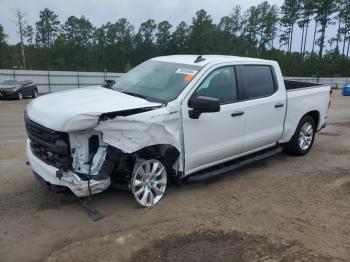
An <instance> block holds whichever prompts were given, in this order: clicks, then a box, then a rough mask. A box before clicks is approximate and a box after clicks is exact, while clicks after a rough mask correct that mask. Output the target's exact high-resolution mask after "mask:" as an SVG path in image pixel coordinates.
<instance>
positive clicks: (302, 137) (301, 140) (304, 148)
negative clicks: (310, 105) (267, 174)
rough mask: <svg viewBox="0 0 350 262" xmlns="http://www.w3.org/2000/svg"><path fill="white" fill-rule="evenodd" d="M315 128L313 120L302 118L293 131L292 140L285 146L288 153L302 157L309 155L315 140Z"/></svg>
mask: <svg viewBox="0 0 350 262" xmlns="http://www.w3.org/2000/svg"><path fill="white" fill-rule="evenodd" d="M315 133H316V126H315V121H314V119H313V118H312V117H311V116H309V115H306V116H304V117H303V118H302V119H301V120H300V122H299V124H298V126H297V129H296V130H295V133H294V135H293V137H292V139H291V140H290V141H289V142H288V144H287V145H286V149H287V151H288V153H290V154H292V155H296V156H303V155H306V154H307V153H309V151H310V150H311V148H312V145H313V143H314V140H315Z"/></svg>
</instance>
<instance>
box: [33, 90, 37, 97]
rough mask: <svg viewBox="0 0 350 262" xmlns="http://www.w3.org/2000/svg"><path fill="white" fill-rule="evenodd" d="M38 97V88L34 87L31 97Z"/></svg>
mask: <svg viewBox="0 0 350 262" xmlns="http://www.w3.org/2000/svg"><path fill="white" fill-rule="evenodd" d="M37 97H38V90H37V89H34V91H33V95H32V98H37Z"/></svg>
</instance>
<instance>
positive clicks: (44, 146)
mask: <svg viewBox="0 0 350 262" xmlns="http://www.w3.org/2000/svg"><path fill="white" fill-rule="evenodd" d="M24 121H25V126H26V130H27V134H28V137H29V139H30V146H31V149H32V152H33V154H34V155H35V156H36V157H38V158H39V159H40V160H42V161H44V162H45V163H47V164H48V165H51V166H54V167H57V168H59V169H65V170H67V169H70V168H71V165H72V158H71V156H70V146H69V136H68V134H67V133H64V132H58V131H54V130H52V129H49V128H47V127H44V126H41V125H39V124H37V123H35V122H33V121H31V120H30V119H29V118H28V116H27V114H26V113H25V114H24Z"/></svg>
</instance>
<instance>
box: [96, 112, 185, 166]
mask: <svg viewBox="0 0 350 262" xmlns="http://www.w3.org/2000/svg"><path fill="white" fill-rule="evenodd" d="M181 121H182V119H181V114H180V113H179V111H176V110H169V109H167V108H160V109H156V110H152V111H148V112H142V113H138V114H132V115H129V116H128V115H125V113H123V114H122V115H118V114H115V117H114V118H107V119H102V120H101V121H100V122H99V124H98V126H97V127H96V128H95V130H97V131H99V132H101V133H102V135H103V141H104V142H105V143H106V144H108V145H109V146H112V147H114V148H116V149H118V150H121V151H122V152H123V153H125V154H128V155H130V154H133V153H136V152H140V151H141V150H142V149H145V148H149V147H152V146H156V145H169V146H172V147H174V148H176V149H177V151H178V152H179V153H180V154H179V156H178V159H177V160H181V159H182V157H181V155H182V152H183V151H182V146H181V145H182V142H181V139H182V125H181ZM176 163H177V165H176V172H178V171H182V170H183V168H182V167H183V165H182V161H176Z"/></svg>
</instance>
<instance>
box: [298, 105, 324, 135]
mask: <svg viewBox="0 0 350 262" xmlns="http://www.w3.org/2000/svg"><path fill="white" fill-rule="evenodd" d="M307 115H308V116H311V117H312V119H313V120H314V122H315V128H316V130H317V129H318V125H319V123H320V115H321V114H320V112H319V111H318V110H312V111H310V112H307V113H306V114H305V115H303V117H302V118H301V119H303V118H304V117H305V116H307ZM301 119H300V120H299V123H300V121H301Z"/></svg>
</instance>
